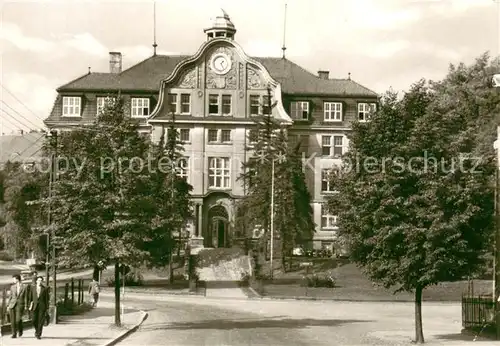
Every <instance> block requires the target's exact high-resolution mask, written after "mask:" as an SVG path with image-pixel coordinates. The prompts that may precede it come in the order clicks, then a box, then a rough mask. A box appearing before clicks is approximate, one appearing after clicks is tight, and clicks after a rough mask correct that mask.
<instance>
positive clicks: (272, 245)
mask: <svg viewBox="0 0 500 346" xmlns="http://www.w3.org/2000/svg"><path fill="white" fill-rule="evenodd" d="M274 161H275V159H274V158H273V160H272V164H271V257H270V262H271V271H270V276H271V280H272V279H273V273H274V267H273V258H274Z"/></svg>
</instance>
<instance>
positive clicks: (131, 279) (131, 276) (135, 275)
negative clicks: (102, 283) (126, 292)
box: [106, 270, 144, 287]
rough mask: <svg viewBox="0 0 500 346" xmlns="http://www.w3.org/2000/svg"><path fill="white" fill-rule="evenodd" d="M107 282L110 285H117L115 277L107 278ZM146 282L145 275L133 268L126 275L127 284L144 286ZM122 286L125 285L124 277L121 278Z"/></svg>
mask: <svg viewBox="0 0 500 346" xmlns="http://www.w3.org/2000/svg"><path fill="white" fill-rule="evenodd" d="M106 284H107V285H108V286H109V287H114V286H115V278H114V277H112V278H108V279H106ZM143 284H144V277H143V276H142V274H141V273H139V272H138V271H137V270H132V271H131V272H130V273H128V274H127V275H125V286H142V285H143ZM120 286H123V278H120Z"/></svg>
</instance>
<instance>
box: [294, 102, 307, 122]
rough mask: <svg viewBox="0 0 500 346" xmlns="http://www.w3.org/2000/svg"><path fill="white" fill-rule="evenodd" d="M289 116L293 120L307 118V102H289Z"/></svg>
mask: <svg viewBox="0 0 500 346" xmlns="http://www.w3.org/2000/svg"><path fill="white" fill-rule="evenodd" d="M290 116H291V117H292V119H293V120H308V119H309V102H307V101H295V102H292V103H290Z"/></svg>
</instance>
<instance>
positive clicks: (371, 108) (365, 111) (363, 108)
mask: <svg viewBox="0 0 500 346" xmlns="http://www.w3.org/2000/svg"><path fill="white" fill-rule="evenodd" d="M376 107H377V105H376V104H375V103H358V119H359V121H360V122H366V121H369V120H370V116H371V115H372V113H374V112H375V110H376Z"/></svg>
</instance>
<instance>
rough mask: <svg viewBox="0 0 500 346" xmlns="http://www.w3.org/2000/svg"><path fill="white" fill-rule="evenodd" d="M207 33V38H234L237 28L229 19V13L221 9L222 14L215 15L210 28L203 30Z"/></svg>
mask: <svg viewBox="0 0 500 346" xmlns="http://www.w3.org/2000/svg"><path fill="white" fill-rule="evenodd" d="M203 31H204V32H205V33H206V34H207V40H211V39H214V38H229V39H231V40H232V39H234V34H235V33H236V28H235V27H234V24H233V22H231V19H229V16H228V14H227V13H226V12H225V11H224V10H223V9H221V14H219V15H218V16H217V17H215V20H214V21H213V23H212V26H211V27H210V28H207V29H205V30H203Z"/></svg>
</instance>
